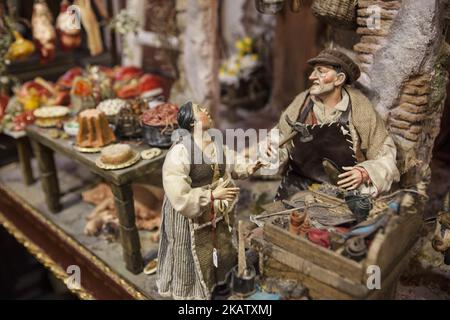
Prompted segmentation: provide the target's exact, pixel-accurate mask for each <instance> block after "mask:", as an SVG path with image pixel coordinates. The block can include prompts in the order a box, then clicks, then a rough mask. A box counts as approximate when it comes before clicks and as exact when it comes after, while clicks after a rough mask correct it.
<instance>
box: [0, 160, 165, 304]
mask: <svg viewBox="0 0 450 320" xmlns="http://www.w3.org/2000/svg"><path fill="white" fill-rule="evenodd" d="M56 163H57V167H58V176H59V179H60V186H61V193H62V197H61V203H62V205H63V208H64V209H63V210H62V211H61V212H60V213H58V214H52V213H50V212H49V211H48V209H47V208H46V205H45V201H44V195H43V193H42V190H41V186H40V183H39V179H37V182H35V183H34V184H33V185H31V186H28V187H27V186H25V185H24V184H23V182H22V177H21V174H20V170H19V167H18V165H17V163H13V164H10V165H7V166H4V167H1V168H0V188H1V190H0V194H1V195H0V222H1V224H3V226H4V227H5V228H6V229H7V230H8V231H9V232H10V233H12V234H13V235H14V236H15V237H16V239H17V240H19V242H22V244H25V245H26V246H27V249H29V251H30V252H31V253H32V254H34V255H35V256H37V258H38V260H41V262H42V263H44V264H45V263H47V264H48V267H49V268H50V269H52V268H53V269H54V270H52V271H54V273H56V275H57V276H58V273H59V277H60V278H62V280H66V279H67V278H69V277H70V275H68V274H65V271H66V270H67V267H68V266H69V265H78V266H80V268H81V287H82V288H75V289H74V290H73V291H75V293H77V294H78V295H79V296H81V297H82V298H99V299H102V298H112V299H114V298H116V299H117V298H118V299H132V298H138V299H140V298H142V299H146V298H149V299H160V297H159V296H158V295H157V293H156V284H155V276H154V275H153V276H147V275H145V274H143V273H142V274H139V275H133V274H132V273H130V272H128V271H127V270H126V269H125V266H124V263H123V261H122V249H121V246H120V244H119V243H117V242H108V241H107V240H106V239H103V238H101V237H99V238H98V237H89V236H86V235H85V234H84V233H83V229H84V226H85V223H86V219H85V218H86V216H87V214H88V213H89V212H90V211H91V210H92V209H93V206H92V205H90V204H87V203H85V202H83V201H82V200H81V192H82V191H83V190H86V189H88V188H90V187H92V186H93V185H95V184H96V183H97V182H99V180H98V178H97V177H96V176H93V175H92V174H90V173H89V172H88V171H87V170H83V168H82V167H79V166H77V165H76V164H75V163H73V162H72V161H70V160H69V159H67V158H64V157H58V156H56ZM33 167H34V168H33V169H34V170H33V171H34V174H35V177H36V176H37V177H38V170H37V167H36V163H33ZM37 226H39V227H40V228H37ZM27 230H28V231H27ZM36 231H38V232H36ZM150 236H151V233H150V232H144V231H141V232H140V238H141V243H142V253H143V254H145V253H147V252H148V251H149V250H151V249H154V248H156V245H155V244H154V243H152V242H151V241H150ZM46 237H47V238H48V237H51V238H52V239H53V240H54V241H52V240H51V239H46ZM49 242H54V243H49ZM55 245H57V246H56V247H55ZM64 252H66V254H65V255H64V254H63V253H64ZM39 258H41V259H39ZM83 268H84V269H85V270H83ZM83 279H85V281H83ZM108 291H109V292H108Z"/></svg>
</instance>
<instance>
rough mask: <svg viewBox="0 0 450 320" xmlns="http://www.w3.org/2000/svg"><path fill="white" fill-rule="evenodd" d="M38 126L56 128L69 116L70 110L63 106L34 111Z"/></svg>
mask: <svg viewBox="0 0 450 320" xmlns="http://www.w3.org/2000/svg"><path fill="white" fill-rule="evenodd" d="M33 114H34V116H35V117H36V125H38V126H40V127H54V126H56V125H57V124H58V123H59V122H61V121H63V120H64V119H65V118H66V117H67V115H68V114H69V109H68V108H67V107H63V106H53V107H42V108H39V109H36V110H34V112H33Z"/></svg>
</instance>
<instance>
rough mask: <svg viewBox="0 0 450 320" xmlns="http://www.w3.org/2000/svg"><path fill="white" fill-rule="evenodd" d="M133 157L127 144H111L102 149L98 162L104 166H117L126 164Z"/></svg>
mask: <svg viewBox="0 0 450 320" xmlns="http://www.w3.org/2000/svg"><path fill="white" fill-rule="evenodd" d="M133 157H134V153H133V150H131V147H130V146H129V145H127V144H122V143H119V144H113V145H112V146H108V147H106V148H104V149H102V153H101V156H100V160H101V161H102V162H103V163H104V164H108V165H118V164H122V163H125V162H127V161H128V160H130V159H132V158H133Z"/></svg>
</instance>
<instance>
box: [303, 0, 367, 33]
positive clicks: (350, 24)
mask: <svg viewBox="0 0 450 320" xmlns="http://www.w3.org/2000/svg"><path fill="white" fill-rule="evenodd" d="M357 3H358V1H357V0H333V1H330V0H314V2H313V4H312V6H311V10H312V13H313V15H314V16H316V17H317V18H318V19H320V20H322V21H324V22H326V23H328V24H330V25H332V26H334V27H339V28H346V29H354V28H355V27H356V6H357Z"/></svg>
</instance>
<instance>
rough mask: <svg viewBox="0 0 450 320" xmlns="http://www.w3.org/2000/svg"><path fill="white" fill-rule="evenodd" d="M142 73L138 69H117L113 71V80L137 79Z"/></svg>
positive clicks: (131, 67)
mask: <svg viewBox="0 0 450 320" xmlns="http://www.w3.org/2000/svg"><path fill="white" fill-rule="evenodd" d="M142 73H143V72H142V70H141V69H140V68H138V67H133V66H128V67H117V68H116V69H115V73H114V78H115V80H116V81H126V80H131V79H136V78H139V77H140V76H141V75H142Z"/></svg>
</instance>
